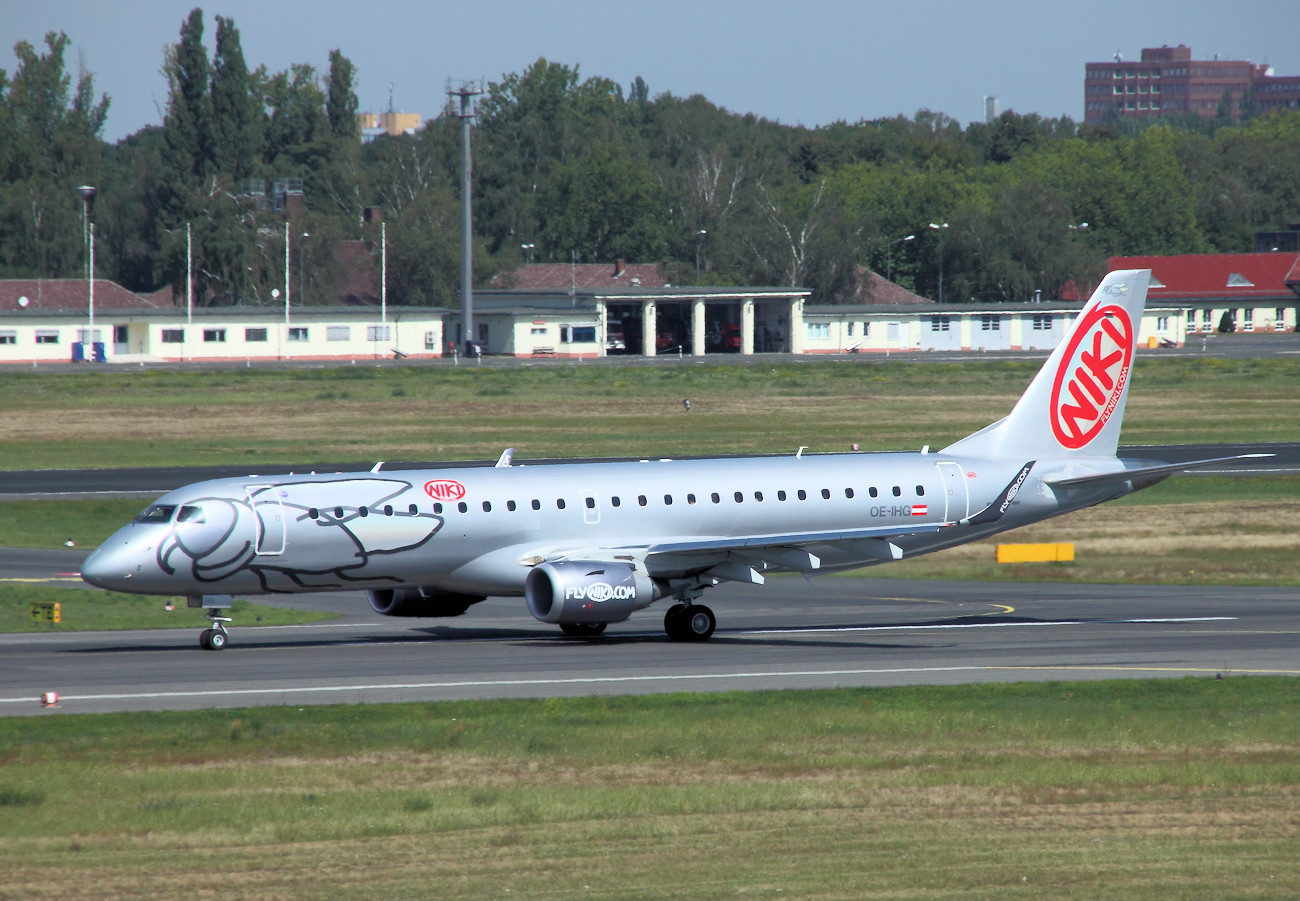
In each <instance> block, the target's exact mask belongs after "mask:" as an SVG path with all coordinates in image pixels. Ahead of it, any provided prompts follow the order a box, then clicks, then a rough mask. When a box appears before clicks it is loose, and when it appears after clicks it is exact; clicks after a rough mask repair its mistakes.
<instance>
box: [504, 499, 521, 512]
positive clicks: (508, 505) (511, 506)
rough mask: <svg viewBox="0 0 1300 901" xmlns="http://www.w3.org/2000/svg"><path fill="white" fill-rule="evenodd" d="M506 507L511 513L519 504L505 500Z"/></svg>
mask: <svg viewBox="0 0 1300 901" xmlns="http://www.w3.org/2000/svg"><path fill="white" fill-rule="evenodd" d="M506 509H507V510H509V511H510V512H511V513H514V512H515V511H516V510H518V509H519V505H518V504H516V503H515V502H514V501H506Z"/></svg>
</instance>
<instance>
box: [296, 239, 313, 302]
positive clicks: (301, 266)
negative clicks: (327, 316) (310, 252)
mask: <svg viewBox="0 0 1300 901" xmlns="http://www.w3.org/2000/svg"><path fill="white" fill-rule="evenodd" d="M302 237H303V240H302V241H300V242H299V243H298V305H299V306H305V305H306V303H307V294H306V292H305V291H304V290H303V279H304V278H306V275H307V267H306V265H305V260H306V255H307V239H308V238H310V237H311V234H310V233H309V232H303V233H302Z"/></svg>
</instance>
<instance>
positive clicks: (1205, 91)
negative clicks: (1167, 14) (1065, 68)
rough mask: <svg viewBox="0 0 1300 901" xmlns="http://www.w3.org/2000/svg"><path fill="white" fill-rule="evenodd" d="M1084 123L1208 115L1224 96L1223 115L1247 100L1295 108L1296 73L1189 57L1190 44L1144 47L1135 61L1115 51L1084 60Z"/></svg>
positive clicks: (1263, 106) (1299, 104)
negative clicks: (1096, 59)
mask: <svg viewBox="0 0 1300 901" xmlns="http://www.w3.org/2000/svg"><path fill="white" fill-rule="evenodd" d="M1084 66H1085V70H1084V88H1083V95H1084V121H1085V122H1087V123H1089V124H1090V125H1100V124H1102V123H1104V122H1108V121H1112V120H1114V119H1154V118H1158V117H1160V116H1168V115H1185V114H1187V113H1194V114H1196V115H1198V116H1203V117H1205V118H1211V117H1214V116H1216V115H1218V114H1219V110H1220V107H1221V105H1222V104H1223V102H1224V100H1225V98H1226V99H1227V102H1228V115H1229V116H1231V117H1232V118H1233V119H1236V118H1238V117H1239V116H1240V115H1241V111H1242V107H1243V106H1244V105H1245V103H1246V101H1247V99H1248V98H1249V99H1251V100H1253V101H1254V102H1255V103H1257V104H1258V106H1259V109H1260V111H1261V112H1263V113H1269V112H1272V111H1273V110H1277V109H1300V76H1276V75H1274V74H1273V69H1272V67H1271V66H1267V65H1258V64H1256V63H1252V62H1249V61H1246V60H1221V59H1217V58H1216V59H1208V60H1198V59H1192V51H1191V49H1190V48H1189V47H1187V46H1185V45H1183V44H1179V45H1178V46H1177V47H1169V46H1165V47H1144V48H1143V49H1142V58H1141V60H1139V61H1137V62H1133V61H1126V60H1124V59H1123V57H1121V56H1120V54H1118V53H1117V54H1115V59H1114V60H1112V61H1110V62H1104V63H1103V62H1096V63H1085V64H1084Z"/></svg>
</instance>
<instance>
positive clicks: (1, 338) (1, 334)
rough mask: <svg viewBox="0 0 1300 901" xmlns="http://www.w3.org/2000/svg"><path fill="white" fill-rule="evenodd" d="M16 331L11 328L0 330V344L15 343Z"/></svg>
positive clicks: (16, 339) (16, 338) (16, 340)
mask: <svg viewBox="0 0 1300 901" xmlns="http://www.w3.org/2000/svg"><path fill="white" fill-rule="evenodd" d="M17 343H18V333H17V332H16V331H13V330H12V329H3V330H0V344H17Z"/></svg>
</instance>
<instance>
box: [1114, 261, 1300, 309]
mask: <svg viewBox="0 0 1300 901" xmlns="http://www.w3.org/2000/svg"><path fill="white" fill-rule="evenodd" d="M1110 268H1111V269H1150V270H1151V288H1150V289H1149V290H1148V292H1147V297H1148V298H1150V299H1151V300H1153V301H1159V300H1218V299H1223V300H1243V301H1244V300H1270V299H1274V298H1276V299H1286V300H1293V299H1294V298H1295V294H1294V293H1293V292H1292V289H1291V288H1289V287H1288V284H1287V283H1288V282H1297V280H1298V279H1300V276H1297V275H1296V274H1295V273H1297V271H1298V270H1300V257H1298V256H1297V255H1296V254H1293V253H1215V254H1186V255H1183V256H1171V257H1111V258H1110Z"/></svg>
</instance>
